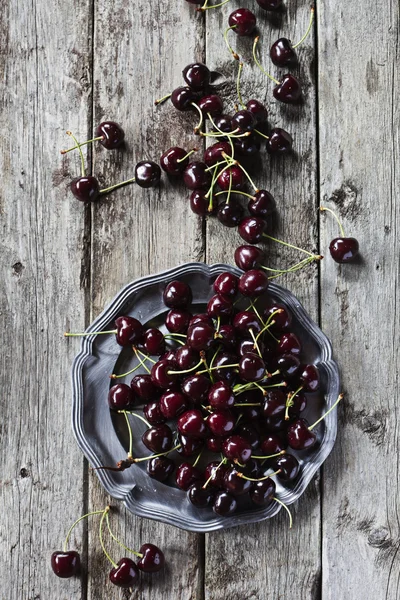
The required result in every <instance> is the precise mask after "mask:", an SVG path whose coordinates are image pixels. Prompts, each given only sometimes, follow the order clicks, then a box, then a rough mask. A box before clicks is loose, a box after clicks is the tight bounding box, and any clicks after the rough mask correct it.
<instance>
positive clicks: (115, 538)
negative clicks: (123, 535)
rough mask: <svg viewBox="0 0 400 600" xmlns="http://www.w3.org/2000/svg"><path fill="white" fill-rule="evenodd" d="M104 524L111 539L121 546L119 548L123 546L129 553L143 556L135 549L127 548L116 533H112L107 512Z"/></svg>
mask: <svg viewBox="0 0 400 600" xmlns="http://www.w3.org/2000/svg"><path fill="white" fill-rule="evenodd" d="M106 524H107V529H108V533H109V534H110V536H111V537H112V539H113V540H114V542H117V544H118V545H119V546H121V548H124V550H127V551H128V552H130V553H131V554H134V555H135V556H138V557H139V558H143V554H140V552H136V550H132V548H128V546H125V544H123V543H122V542H121V541H120V540H119V539H118V538H117V536H116V535H114V533H113V532H112V529H111V525H110V518H109V516H108V512H107V513H106Z"/></svg>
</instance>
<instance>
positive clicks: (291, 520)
mask: <svg viewBox="0 0 400 600" xmlns="http://www.w3.org/2000/svg"><path fill="white" fill-rule="evenodd" d="M272 499H273V500H275V502H277V503H278V504H280V505H281V506H283V508H284V509H285V510H286V512H287V514H288V515H289V529H292V526H293V517H292V513H291V512H290V510H289V509H288V507H287V506H286V504H285V503H284V502H282V500H279V499H278V498H276V496H274V497H273V498H272Z"/></svg>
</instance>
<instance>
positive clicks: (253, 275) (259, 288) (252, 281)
mask: <svg viewBox="0 0 400 600" xmlns="http://www.w3.org/2000/svg"><path fill="white" fill-rule="evenodd" d="M268 284H269V279H268V275H267V274H266V273H264V271H261V270H260V269H251V270H250V271H246V272H245V273H243V275H242V276H241V277H240V279H239V292H240V293H241V294H242V296H246V298H257V297H258V296H261V295H262V294H264V293H265V292H266V291H267V289H268Z"/></svg>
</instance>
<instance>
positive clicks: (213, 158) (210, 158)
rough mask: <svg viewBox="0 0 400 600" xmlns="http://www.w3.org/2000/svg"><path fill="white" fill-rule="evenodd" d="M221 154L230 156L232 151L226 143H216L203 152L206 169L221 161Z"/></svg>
mask: <svg viewBox="0 0 400 600" xmlns="http://www.w3.org/2000/svg"><path fill="white" fill-rule="evenodd" d="M222 153H224V154H227V155H228V156H231V154H232V149H231V147H230V145H229V144H228V142H217V143H216V144H213V145H212V146H209V147H208V148H207V149H206V151H205V152H204V162H205V163H206V165H207V166H208V167H212V166H214V165H215V164H216V163H217V162H220V161H222V160H223V158H224V157H223V156H222Z"/></svg>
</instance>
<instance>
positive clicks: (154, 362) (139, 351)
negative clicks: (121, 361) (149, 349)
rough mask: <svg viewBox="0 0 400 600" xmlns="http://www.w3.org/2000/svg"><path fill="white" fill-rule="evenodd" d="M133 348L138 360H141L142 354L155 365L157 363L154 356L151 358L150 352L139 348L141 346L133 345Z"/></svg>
mask: <svg viewBox="0 0 400 600" xmlns="http://www.w3.org/2000/svg"><path fill="white" fill-rule="evenodd" d="M132 350H133V351H134V353H135V354H136V357H137V359H138V360H139V357H138V354H141V355H142V356H143V358H144V359H145V360H149V361H150V362H152V363H153V365H155V364H156V362H157V361H156V360H154V359H153V358H150V356H149V355H148V354H145V353H144V352H142V351H141V350H139V348H136V346H132Z"/></svg>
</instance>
